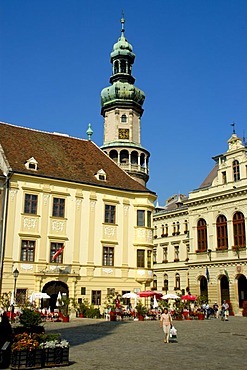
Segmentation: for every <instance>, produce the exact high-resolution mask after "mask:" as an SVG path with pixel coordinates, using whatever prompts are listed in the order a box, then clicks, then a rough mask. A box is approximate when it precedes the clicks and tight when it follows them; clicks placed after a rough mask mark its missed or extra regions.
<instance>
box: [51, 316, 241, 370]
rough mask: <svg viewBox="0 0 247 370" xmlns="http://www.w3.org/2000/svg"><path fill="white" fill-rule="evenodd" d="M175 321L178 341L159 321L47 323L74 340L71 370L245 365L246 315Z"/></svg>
mask: <svg viewBox="0 0 247 370" xmlns="http://www.w3.org/2000/svg"><path fill="white" fill-rule="evenodd" d="M174 324H175V327H176V329H177V330H178V336H177V339H178V340H177V343H169V344H165V343H163V332H162V329H160V328H159V322H158V321H144V322H142V321H128V320H126V321H122V322H121V321H117V322H109V321H104V320H94V319H73V320H71V322H70V323H46V324H45V328H46V331H47V332H49V331H51V332H59V333H61V335H62V337H63V338H65V339H67V340H69V341H70V344H71V347H70V366H69V367H66V369H69V370H92V369H94V370H95V369H99V370H117V369H120V370H121V369H124V370H141V369H142V370H143V369H152V370H153V369H154V370H161V369H162V370H163V369H172V370H177V369H179V370H182V369H193V370H197V369H198V370H211V369H212V370H217V369H220V370H226V369H234V370H235V369H238V370H245V369H247V318H244V317H230V319H229V321H227V322H223V321H221V320H220V319H211V320H203V321H200V320H199V321H198V320H191V321H187V320H184V321H174ZM53 369H60V370H62V369H65V367H57V368H53Z"/></svg>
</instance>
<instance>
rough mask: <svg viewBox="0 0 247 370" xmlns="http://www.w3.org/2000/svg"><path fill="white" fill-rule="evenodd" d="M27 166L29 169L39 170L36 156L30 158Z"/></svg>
mask: <svg viewBox="0 0 247 370" xmlns="http://www.w3.org/2000/svg"><path fill="white" fill-rule="evenodd" d="M25 167H26V168H27V169H28V170H32V171H37V170H38V162H37V161H36V159H35V158H34V157H31V158H30V159H28V160H27V161H26V163H25Z"/></svg>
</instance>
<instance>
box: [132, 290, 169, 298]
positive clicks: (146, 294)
mask: <svg viewBox="0 0 247 370" xmlns="http://www.w3.org/2000/svg"><path fill="white" fill-rule="evenodd" d="M138 295H139V297H154V296H155V297H156V298H158V299H160V298H161V297H162V295H163V294H162V293H159V292H154V291H153V290H145V291H143V292H140V293H138Z"/></svg>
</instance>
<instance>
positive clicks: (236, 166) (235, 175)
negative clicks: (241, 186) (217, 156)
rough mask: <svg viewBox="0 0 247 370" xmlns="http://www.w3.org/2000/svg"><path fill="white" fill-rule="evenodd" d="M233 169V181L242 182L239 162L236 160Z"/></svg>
mask: <svg viewBox="0 0 247 370" xmlns="http://www.w3.org/2000/svg"><path fill="white" fill-rule="evenodd" d="M232 169H233V180H234V181H239V180H240V169H239V161H237V160H235V161H233V162H232Z"/></svg>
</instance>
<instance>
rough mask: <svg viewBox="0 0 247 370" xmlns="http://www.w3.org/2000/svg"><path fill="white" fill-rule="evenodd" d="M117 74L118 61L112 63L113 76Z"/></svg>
mask: <svg viewBox="0 0 247 370" xmlns="http://www.w3.org/2000/svg"><path fill="white" fill-rule="evenodd" d="M115 73H118V61H117V60H116V61H115V63H114V74H115Z"/></svg>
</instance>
